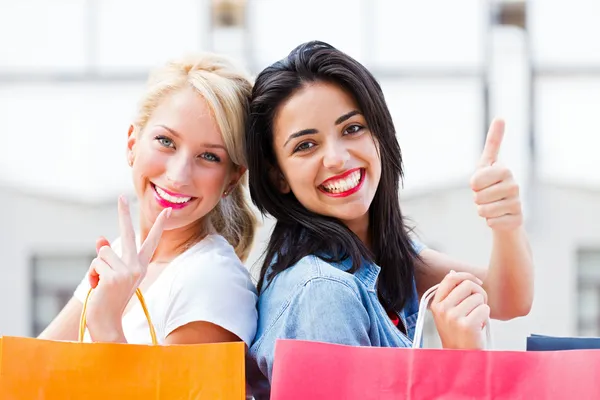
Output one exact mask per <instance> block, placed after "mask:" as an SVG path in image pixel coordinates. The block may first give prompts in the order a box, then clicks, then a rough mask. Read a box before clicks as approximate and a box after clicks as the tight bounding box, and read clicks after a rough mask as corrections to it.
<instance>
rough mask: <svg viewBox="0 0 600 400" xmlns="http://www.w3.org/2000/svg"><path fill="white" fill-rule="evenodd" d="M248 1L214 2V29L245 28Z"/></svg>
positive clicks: (218, 0) (225, 0) (216, 0)
mask: <svg viewBox="0 0 600 400" xmlns="http://www.w3.org/2000/svg"><path fill="white" fill-rule="evenodd" d="M245 6H246V0H213V1H212V7H213V10H212V16H213V21H212V23H213V27H215V28H229V27H243V26H244V21H245V11H246V7H245Z"/></svg>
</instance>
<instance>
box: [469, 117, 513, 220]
mask: <svg viewBox="0 0 600 400" xmlns="http://www.w3.org/2000/svg"><path fill="white" fill-rule="evenodd" d="M503 137H504V121H502V120H499V119H496V120H494V121H492V124H491V125H490V130H489V131H488V135H487V139H486V142H485V147H484V149H483V153H482V154H481V159H480V160H479V165H478V168H477V170H476V171H475V173H474V174H473V176H472V177H471V188H472V189H473V192H474V200H475V204H477V211H478V213H479V215H480V216H481V217H483V218H485V219H486V221H487V224H488V226H489V227H490V228H492V229H493V230H498V231H511V230H515V229H517V228H519V227H520V226H521V225H522V223H523V215H522V213H521V200H520V198H519V185H517V183H516V182H515V180H514V178H513V175H512V172H511V171H510V170H509V169H508V168H506V167H505V166H502V165H500V164H499V163H498V162H497V161H498V154H499V152H500V145H501V144H502V138H503Z"/></svg>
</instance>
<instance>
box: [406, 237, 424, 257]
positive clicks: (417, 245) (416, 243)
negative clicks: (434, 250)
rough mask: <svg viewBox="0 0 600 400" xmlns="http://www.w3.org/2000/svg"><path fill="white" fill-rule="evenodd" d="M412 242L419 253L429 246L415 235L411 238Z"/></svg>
mask: <svg viewBox="0 0 600 400" xmlns="http://www.w3.org/2000/svg"><path fill="white" fill-rule="evenodd" d="M410 242H411V243H412V247H413V249H415V252H416V253H417V254H421V252H422V251H423V250H425V249H426V248H427V246H425V244H423V243H422V242H421V241H419V240H417V239H415V238H414V237H412V238H411V239H410Z"/></svg>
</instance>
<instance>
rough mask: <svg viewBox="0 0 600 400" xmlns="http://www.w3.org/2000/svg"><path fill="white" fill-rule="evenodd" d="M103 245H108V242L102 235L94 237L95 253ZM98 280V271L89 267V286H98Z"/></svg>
mask: <svg viewBox="0 0 600 400" xmlns="http://www.w3.org/2000/svg"><path fill="white" fill-rule="evenodd" d="M104 246H110V242H109V241H108V240H107V239H106V238H105V237H104V236H100V237H99V238H98V239H96V254H98V252H99V251H100V249H101V248H102V247H104ZM99 281H100V275H99V274H98V271H96V270H95V269H94V268H93V267H91V268H90V271H89V272H88V282H89V283H90V286H91V287H92V288H94V289H95V288H96V286H98V282H99Z"/></svg>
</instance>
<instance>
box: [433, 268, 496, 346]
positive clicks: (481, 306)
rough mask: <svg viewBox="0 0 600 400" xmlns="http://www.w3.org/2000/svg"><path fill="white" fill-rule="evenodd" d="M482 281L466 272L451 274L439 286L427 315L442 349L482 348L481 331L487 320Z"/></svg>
mask: <svg viewBox="0 0 600 400" xmlns="http://www.w3.org/2000/svg"><path fill="white" fill-rule="evenodd" d="M481 284H482V282H481V281H480V280H479V279H478V278H476V277H475V276H474V275H471V274H469V273H466V272H454V271H451V272H450V273H449V274H448V275H446V277H445V278H444V279H443V280H442V282H441V283H440V286H439V287H438V289H437V292H436V293H435V296H434V298H433V301H432V302H431V313H432V314H433V319H434V321H435V326H436V327H437V331H438V333H439V335H440V339H441V340H442V347H444V348H445V349H483V348H484V347H485V339H484V337H483V335H482V334H481V331H482V330H483V328H484V327H485V325H486V324H487V321H488V319H489V317H490V308H489V306H488V305H487V294H486V292H485V290H483V287H481Z"/></svg>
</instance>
